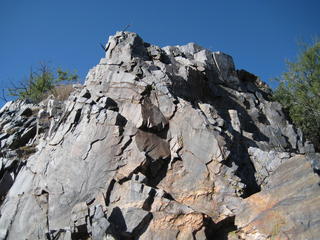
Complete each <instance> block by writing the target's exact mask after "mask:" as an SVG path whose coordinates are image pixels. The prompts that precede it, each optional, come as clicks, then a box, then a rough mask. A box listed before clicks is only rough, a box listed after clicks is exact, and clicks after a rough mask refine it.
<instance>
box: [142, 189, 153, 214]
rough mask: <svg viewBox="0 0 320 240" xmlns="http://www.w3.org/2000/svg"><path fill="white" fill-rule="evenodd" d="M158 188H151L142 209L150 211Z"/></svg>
mask: <svg viewBox="0 0 320 240" xmlns="http://www.w3.org/2000/svg"><path fill="white" fill-rule="evenodd" d="M156 193H157V192H156V190H155V189H153V188H152V189H151V190H150V192H149V196H148V197H147V199H146V200H145V201H144V203H143V205H142V209H143V210H146V211H150V210H151V206H152V203H153V201H154V196H155V195H156Z"/></svg>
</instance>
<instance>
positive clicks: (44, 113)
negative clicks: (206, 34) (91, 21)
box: [0, 32, 320, 240]
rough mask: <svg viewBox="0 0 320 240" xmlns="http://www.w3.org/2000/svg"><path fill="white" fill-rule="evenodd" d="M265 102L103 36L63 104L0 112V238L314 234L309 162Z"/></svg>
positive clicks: (213, 67) (297, 135)
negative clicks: (95, 58)
mask: <svg viewBox="0 0 320 240" xmlns="http://www.w3.org/2000/svg"><path fill="white" fill-rule="evenodd" d="M270 94H271V90H270V89H269V88H268V86H267V85H266V84H264V83H263V82H262V81H261V80H260V79H259V78H258V77H256V76H255V75H253V74H251V73H249V72H247V71H245V70H237V69H236V68H235V66H234V63H233V60H232V57H231V56H229V55H227V54H224V53H221V52H210V51H208V50H206V49H204V48H202V47H200V46H198V45H196V44H194V43H190V44H187V45H185V46H170V47H164V48H159V47H157V46H154V45H151V44H149V43H146V42H144V41H143V40H142V39H141V38H140V37H139V36H138V35H137V34H135V33H131V32H118V33H116V34H115V35H114V36H111V37H110V38H109V42H108V43H107V45H106V57H105V58H102V59H101V60H100V63H99V64H98V65H97V66H95V67H94V68H92V69H91V70H90V71H89V73H88V75H87V78H86V81H85V84H84V85H83V86H81V87H79V86H78V87H75V91H74V92H73V93H72V94H71V96H70V97H69V99H68V100H67V101H64V102H59V101H56V100H54V99H48V100H46V101H44V102H42V103H41V104H40V105H32V104H27V103H24V102H19V101H17V102H9V103H7V104H6V105H5V106H4V107H3V108H2V109H1V110H0V143H1V151H0V190H1V191H0V197H1V207H0V214H1V215H0V239H8V240H11V239H12V240H16V239H50V240H52V239H59V240H60V239H61V240H62V239H63V240H69V239H94V240H100V239H144V240H149V239H154V240H156V239H167V240H171V239H181V240H182V239H196V240H204V239H315V240H316V239H319V238H320V230H319V229H320V215H319V214H318V210H319V209H320V199H319V196H320V187H319V176H318V175H317V173H319V166H320V157H319V154H317V153H314V149H313V146H312V145H311V144H309V143H308V142H307V141H305V140H304V138H303V135H302V133H301V131H300V130H299V129H296V128H295V127H294V126H292V125H291V124H290V123H289V122H288V120H287V119H286V116H285V115H284V113H283V112H282V108H281V105H280V104H278V103H276V102H272V101H270V100H269V97H270Z"/></svg>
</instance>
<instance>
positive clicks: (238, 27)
mask: <svg viewBox="0 0 320 240" xmlns="http://www.w3.org/2000/svg"><path fill="white" fill-rule="evenodd" d="M319 10H320V1H319V0H242V1H239V0H225V1H221V0H220V1H216V0H211V1H210V0H207V1H204V0H198V1H190V0H184V1H178V0H176V1H174V0H171V1H167V0H163V1H150V0H149V1H145V0H141V1H140V0H136V1H132V0H131V1H129V0H128V1H127V0H121V1H107V0H104V1H103V0H90V1H89V0H29V1H26V0H1V1H0V89H2V88H6V87H10V81H11V82H18V81H19V80H21V79H22V78H23V77H25V76H27V75H28V73H29V71H30V68H31V67H32V66H33V67H36V66H37V64H38V63H39V62H40V61H46V62H50V63H51V64H52V65H53V66H61V67H62V68H64V69H70V70H73V69H77V71H78V74H79V75H80V77H81V79H84V78H85V76H86V73H87V72H88V70H89V69H90V68H91V67H93V66H94V65H96V64H97V63H98V62H99V59H100V58H101V57H103V55H104V53H103V51H102V49H101V47H100V46H99V43H100V42H102V43H105V42H106V41H107V39H108V36H109V35H113V34H114V33H115V32H116V31H118V30H122V29H123V28H124V27H125V26H126V25H127V24H131V27H130V28H129V29H128V30H129V31H133V32H137V33H138V34H139V35H140V36H141V37H142V38H143V39H144V40H145V41H146V42H150V43H153V44H156V45H159V46H166V45H181V44H186V43H188V42H196V43H198V44H199V45H202V46H204V47H206V48H208V49H210V50H213V51H223V52H225V53H227V54H230V55H231V56H233V58H234V61H235V64H236V67H237V68H238V69H241V68H243V69H246V70H248V71H250V72H252V73H254V74H256V75H258V76H260V77H261V78H262V80H264V81H266V82H268V83H270V81H269V79H270V78H272V77H276V76H278V75H279V74H281V72H283V71H285V64H284V61H285V59H290V60H294V59H295V57H296V56H297V53H298V47H297V42H298V41H300V40H305V41H310V39H312V38H313V37H315V36H320V28H319V25H320V14H319ZM271 85H272V86H275V83H271ZM0 104H1V103H0Z"/></svg>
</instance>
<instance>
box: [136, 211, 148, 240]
mask: <svg viewBox="0 0 320 240" xmlns="http://www.w3.org/2000/svg"><path fill="white" fill-rule="evenodd" d="M152 218H153V215H152V213H151V212H150V213H148V215H147V216H145V217H144V219H143V220H142V221H141V222H140V223H139V225H138V226H137V227H136V228H135V229H133V231H132V236H133V239H134V240H138V239H139V238H140V236H141V235H142V234H143V233H144V232H145V231H146V230H147V228H148V227H149V224H150V222H151V220H152Z"/></svg>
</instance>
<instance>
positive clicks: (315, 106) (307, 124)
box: [274, 40, 320, 150]
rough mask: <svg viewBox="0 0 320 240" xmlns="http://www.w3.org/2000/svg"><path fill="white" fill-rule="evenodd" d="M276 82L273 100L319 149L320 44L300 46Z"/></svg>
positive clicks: (316, 42)
mask: <svg viewBox="0 0 320 240" xmlns="http://www.w3.org/2000/svg"><path fill="white" fill-rule="evenodd" d="M287 68H288V71H287V72H285V73H283V74H282V75H281V76H280V77H279V78H277V79H276V80H277V81H279V86H278V88H277V89H276V90H275V92H274V99H275V100H276V101H278V102H280V103H281V104H282V105H283V107H284V108H285V110H287V112H288V113H289V116H290V118H291V119H292V121H293V122H294V123H295V124H296V126H298V127H300V128H301V129H302V131H303V133H304V134H305V136H306V138H307V139H308V140H310V141H311V142H312V143H313V144H314V145H315V147H316V149H317V150H320V41H319V40H316V41H315V42H314V43H313V44H312V45H309V46H308V45H304V46H303V49H302V51H301V53H300V54H299V55H298V58H297V61H296V62H289V61H288V62H287Z"/></svg>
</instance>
